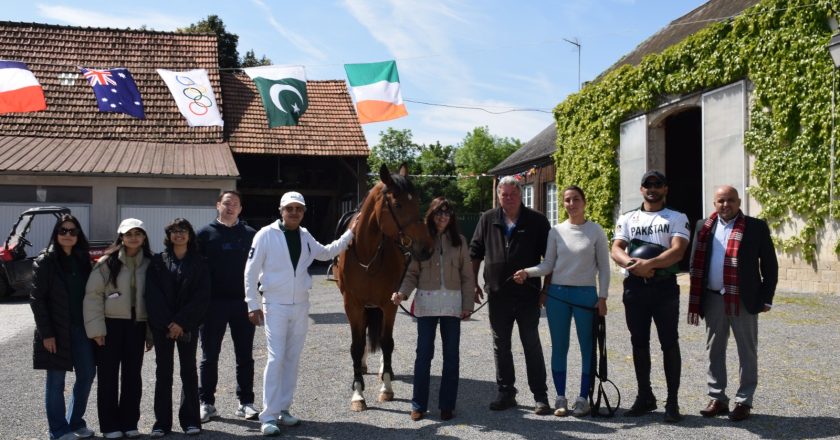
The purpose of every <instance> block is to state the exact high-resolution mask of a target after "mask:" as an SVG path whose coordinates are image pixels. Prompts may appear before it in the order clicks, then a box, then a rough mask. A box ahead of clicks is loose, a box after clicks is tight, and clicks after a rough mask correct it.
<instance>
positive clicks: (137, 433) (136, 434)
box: [125, 429, 143, 438]
mask: <svg viewBox="0 0 840 440" xmlns="http://www.w3.org/2000/svg"><path fill="white" fill-rule="evenodd" d="M142 435H143V434H140V431H138V430H136V429H132V430H130V431H126V432H125V438H140V436H142Z"/></svg>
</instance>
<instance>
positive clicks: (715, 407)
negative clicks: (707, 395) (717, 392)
mask: <svg viewBox="0 0 840 440" xmlns="http://www.w3.org/2000/svg"><path fill="white" fill-rule="evenodd" d="M700 414H701V415H702V416H703V417H716V416H719V415H721V414H729V403H728V402H727V403H723V402H721V401H720V400H717V399H712V400H710V401H709V404H708V405H706V408H704V409H701V410H700Z"/></svg>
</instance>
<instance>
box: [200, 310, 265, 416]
mask: <svg viewBox="0 0 840 440" xmlns="http://www.w3.org/2000/svg"><path fill="white" fill-rule="evenodd" d="M228 325H230V338H231V339H232V340H233V351H234V354H235V355H236V397H238V398H239V403H240V404H242V405H244V404H247V403H254V355H253V351H254V333H255V332H256V327H254V324H251V321H249V320H248V305H247V304H245V301H244V300H243V299H236V300H229V299H214V300H211V301H210V307H209V308H208V309H207V316H206V317H205V318H204V324H202V325H201V328H200V329H199V331H200V337H201V363H200V364H199V375H200V379H201V384H200V386H199V390H198V393H199V398H200V399H201V403H208V404H210V405H215V404H216V384H217V383H218V381H219V353H221V351H222V341H223V340H224V339H225V332H226V331H227V327H228Z"/></svg>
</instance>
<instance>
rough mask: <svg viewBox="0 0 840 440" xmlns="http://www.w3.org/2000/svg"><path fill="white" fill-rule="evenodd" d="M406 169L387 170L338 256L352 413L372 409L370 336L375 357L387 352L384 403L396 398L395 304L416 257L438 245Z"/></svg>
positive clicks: (336, 268) (335, 271)
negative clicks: (366, 360)
mask: <svg viewBox="0 0 840 440" xmlns="http://www.w3.org/2000/svg"><path fill="white" fill-rule="evenodd" d="M407 176H408V168H407V167H406V166H405V164H403V165H402V166H401V167H400V170H399V174H393V175H392V174H390V173H389V172H388V168H387V167H386V166H385V165H383V166H382V167H381V168H380V169H379V179H380V180H381V181H380V182H379V183H377V184H376V185H375V186H374V187H373V189H371V190H370V192H369V193H368V195H367V197H366V198H365V200H364V202H362V206H361V208H360V209H359V213H358V214H357V216H358V220H357V221H356V227H355V231H356V236H355V238H354V240H353V243H352V244H351V245H350V247H349V248H348V249H347V250H346V251H344V252H342V253H341V254H340V255H339V258H338V262H337V263H336V264H335V266H334V267H333V274H334V276H335V278H336V281H338V288H339V289H340V290H341V293H342V295H344V312H345V313H346V314H347V319H348V320H349V321H350V331H351V333H352V338H353V339H352V343H351V345H350V355H351V356H352V358H353V398H352V400H351V404H350V407H351V409H353V411H362V410H365V409H366V408H367V404H366V403H365V399H364V395H363V392H364V389H365V382H364V378H363V377H362V375H363V374H364V373H365V372H366V367H364V366H363V364H362V362H363V361H362V357H363V355H364V351H365V333H366V332H367V335H368V346H369V349H370V352H374V351H376V350H377V348H380V347H381V348H382V367H381V370H380V379H382V388H381V389H380V392H379V401H380V402H381V401H387V400H391V399H393V398H394V391H393V390H392V389H391V380H392V379H393V377H394V372H393V370H392V369H391V354H392V353H393V351H394V337H393V331H394V320H395V318H396V315H397V306H396V305H394V304H393V303H392V302H391V293H393V292H395V291H396V290H397V289H398V288H399V285H400V282H401V281H402V276H403V274H404V273H405V268H406V265H407V264H408V258H409V255H410V257H411V258H417V259H419V260H426V259H428V258H429V257H430V256H431V249H432V246H433V245H434V244H433V242H432V237H431V236H430V235H429V232H428V229H427V228H426V226H425V225H424V224H423V223H422V220H421V217H420V203H419V200H418V198H417V194H416V193H415V191H414V186H413V185H412V184H411V182H410V181H409V180H408V178H407Z"/></svg>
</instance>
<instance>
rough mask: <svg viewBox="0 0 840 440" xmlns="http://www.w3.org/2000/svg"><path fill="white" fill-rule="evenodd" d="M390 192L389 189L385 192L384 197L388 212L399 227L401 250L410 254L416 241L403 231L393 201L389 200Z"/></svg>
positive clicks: (398, 242) (398, 243)
mask: <svg viewBox="0 0 840 440" xmlns="http://www.w3.org/2000/svg"><path fill="white" fill-rule="evenodd" d="M388 192H389V191H388V190H387V189H386V190H385V191H383V192H382V197H384V198H385V205H386V206H388V212H390V213H391V218H392V219H393V220H394V224H396V225H397V238H398V240H397V246H399V248H400V250H401V251H403V252H407V251H408V252H410V251H411V246H412V245H413V244H414V240H413V239H412V238H411V236H410V235H408V234H406V233H405V231H404V230H403V227H402V225H401V224H400V220H399V219H398V218H397V213H396V212H394V207H393V206H391V199H389V198H388Z"/></svg>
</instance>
